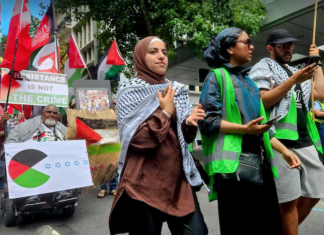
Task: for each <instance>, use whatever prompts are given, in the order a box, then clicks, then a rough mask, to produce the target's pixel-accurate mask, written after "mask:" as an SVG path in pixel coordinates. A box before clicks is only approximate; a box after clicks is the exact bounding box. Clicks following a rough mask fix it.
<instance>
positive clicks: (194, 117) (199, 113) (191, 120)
mask: <svg viewBox="0 0 324 235" xmlns="http://www.w3.org/2000/svg"><path fill="white" fill-rule="evenodd" d="M204 117H206V114H205V111H204V110H203V109H202V105H201V104H198V106H197V107H195V108H194V109H193V110H192V111H191V114H190V116H189V117H188V118H187V124H188V125H193V126H198V124H197V121H199V120H204Z"/></svg>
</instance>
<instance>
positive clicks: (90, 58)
mask: <svg viewBox="0 0 324 235" xmlns="http://www.w3.org/2000/svg"><path fill="white" fill-rule="evenodd" d="M88 54H89V61H90V62H91V60H92V53H91V47H90V48H89V50H88Z"/></svg>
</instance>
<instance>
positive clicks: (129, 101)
mask: <svg viewBox="0 0 324 235" xmlns="http://www.w3.org/2000/svg"><path fill="white" fill-rule="evenodd" d="M169 83H170V81H169V80H167V83H165V84H158V85H150V84H149V83H147V82H145V81H144V80H142V79H139V78H132V79H130V80H129V81H126V82H124V83H123V84H122V85H121V86H120V87H119V89H118V94H117V121H118V128H119V132H120V138H121V141H120V142H121V151H120V156H119V160H118V171H119V173H120V172H121V170H122V169H123V166H124V162H125V158H126V154H127V150H128V146H129V142H130V141H131V139H132V137H133V135H134V133H135V131H136V129H137V127H138V126H139V125H140V124H142V123H143V122H144V121H145V120H146V119H147V118H148V117H149V116H150V115H151V114H152V113H153V112H154V111H155V110H156V109H157V108H158V107H159V106H160V103H159V99H158V97H157V91H160V92H162V89H163V88H166V87H168V86H169ZM171 84H172V88H173V89H174V90H175V96H174V105H175V109H176V112H177V132H178V133H177V134H178V140H179V144H180V147H181V152H182V156H183V158H182V162H183V169H184V174H185V177H186V179H187V181H188V182H189V184H190V185H192V186H197V185H201V184H202V183H203V181H202V179H201V177H200V174H199V172H198V170H197V168H196V165H195V163H194V161H193V159H192V156H191V154H190V152H189V149H188V145H187V143H186V142H185V140H184V137H183V133H182V128H181V124H182V122H183V121H184V120H185V119H186V118H187V117H188V116H189V115H190V113H191V111H192V109H193V108H192V105H191V103H190V101H189V91H188V89H187V88H186V87H185V86H184V85H183V84H181V83H178V82H172V83H171ZM119 175H120V174H119Z"/></svg>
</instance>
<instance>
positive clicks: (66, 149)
mask: <svg viewBox="0 0 324 235" xmlns="http://www.w3.org/2000/svg"><path fill="white" fill-rule="evenodd" d="M5 153H6V167H7V180H8V186H9V198H21V197H28V196H32V195H40V194H44V193H51V192H58V191H63V190H68V189H74V188H82V187H87V186H91V185H93V183H92V178H91V173H90V167H89V159H88V154H87V148H86V144H85V141H84V140H73V141H53V142H33V141H30V142H24V143H18V144H16V143H15V144H12V143H11V144H5Z"/></svg>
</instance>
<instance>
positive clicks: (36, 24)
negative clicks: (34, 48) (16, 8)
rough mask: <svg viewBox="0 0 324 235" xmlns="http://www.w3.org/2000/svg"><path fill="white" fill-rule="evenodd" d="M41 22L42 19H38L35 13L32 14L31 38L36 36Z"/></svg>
mask: <svg viewBox="0 0 324 235" xmlns="http://www.w3.org/2000/svg"><path fill="white" fill-rule="evenodd" d="M40 23H41V21H40V20H39V19H38V17H35V16H33V15H32V16H31V23H30V28H29V35H30V37H31V38H34V37H35V35H36V32H37V30H38V27H39V25H40Z"/></svg>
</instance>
